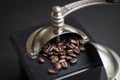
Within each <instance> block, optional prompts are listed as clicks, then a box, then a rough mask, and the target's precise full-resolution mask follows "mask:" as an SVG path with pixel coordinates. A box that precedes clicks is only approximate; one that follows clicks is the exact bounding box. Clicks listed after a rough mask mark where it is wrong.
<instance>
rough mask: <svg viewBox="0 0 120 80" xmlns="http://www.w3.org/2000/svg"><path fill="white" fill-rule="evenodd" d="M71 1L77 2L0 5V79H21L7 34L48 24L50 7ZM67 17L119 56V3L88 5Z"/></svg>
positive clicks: (24, 0) (11, 0) (17, 0)
mask: <svg viewBox="0 0 120 80" xmlns="http://www.w3.org/2000/svg"><path fill="white" fill-rule="evenodd" d="M74 1H77V0H8V1H7V0H5V1H1V2H0V19H1V20H0V80H21V71H20V65H19V59H18V56H17V53H16V52H15V50H14V49H13V48H12V45H11V43H10V40H9V37H10V35H11V34H12V33H14V32H16V31H19V30H23V29H26V28H29V27H31V26H37V25H40V24H43V23H46V22H48V21H50V13H51V11H52V7H53V6H55V5H60V6H63V5H65V4H68V3H71V2H74ZM68 16H74V17H75V18H76V19H77V20H78V21H79V22H80V23H81V25H82V26H83V27H84V28H85V29H86V30H87V31H88V33H89V34H90V35H91V36H92V37H93V38H94V39H95V40H96V42H98V43H101V44H104V45H106V46H108V47H110V48H112V49H113V50H115V51H116V52H117V53H118V54H119V55H120V36H119V34H120V0H119V3H117V4H113V5H111V6H110V5H98V6H91V7H87V8H84V9H81V10H78V11H76V12H74V13H72V14H70V15H68Z"/></svg>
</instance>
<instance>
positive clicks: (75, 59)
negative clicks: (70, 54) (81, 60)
mask: <svg viewBox="0 0 120 80" xmlns="http://www.w3.org/2000/svg"><path fill="white" fill-rule="evenodd" d="M77 60H78V59H77V58H72V59H71V60H70V63H76V62H77Z"/></svg>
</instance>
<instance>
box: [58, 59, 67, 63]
mask: <svg viewBox="0 0 120 80" xmlns="http://www.w3.org/2000/svg"><path fill="white" fill-rule="evenodd" d="M65 61H66V59H60V60H59V61H58V62H59V63H62V62H65Z"/></svg>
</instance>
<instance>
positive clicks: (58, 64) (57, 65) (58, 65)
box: [54, 63, 62, 70]
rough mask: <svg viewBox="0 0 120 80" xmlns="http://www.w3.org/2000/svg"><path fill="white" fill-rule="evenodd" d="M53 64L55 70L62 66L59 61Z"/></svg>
mask: <svg viewBox="0 0 120 80" xmlns="http://www.w3.org/2000/svg"><path fill="white" fill-rule="evenodd" d="M54 66H55V69H57V70H59V69H61V68H62V66H61V64H60V63H55V64H54Z"/></svg>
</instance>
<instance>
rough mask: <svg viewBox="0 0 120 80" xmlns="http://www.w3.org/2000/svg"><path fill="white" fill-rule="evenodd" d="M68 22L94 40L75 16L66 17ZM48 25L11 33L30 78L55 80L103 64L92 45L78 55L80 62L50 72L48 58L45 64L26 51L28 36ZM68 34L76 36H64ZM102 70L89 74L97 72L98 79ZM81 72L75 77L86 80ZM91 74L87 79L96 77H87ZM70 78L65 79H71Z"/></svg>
mask: <svg viewBox="0 0 120 80" xmlns="http://www.w3.org/2000/svg"><path fill="white" fill-rule="evenodd" d="M66 23H67V24H69V25H71V26H74V27H76V28H78V29H80V30H81V31H83V32H84V33H85V34H86V35H87V36H88V37H89V38H90V41H94V40H93V39H92V37H91V36H90V35H89V34H88V33H87V32H86V30H85V29H84V28H83V27H82V26H81V25H80V24H79V22H77V20H76V19H75V18H72V17H70V18H66ZM47 25H50V24H45V25H38V26H33V27H31V28H28V29H25V30H22V31H18V32H15V33H14V34H12V35H11V38H10V39H11V42H12V45H13V46H14V48H15V50H16V53H17V54H18V57H19V60H20V62H21V64H22V66H23V68H24V70H25V72H26V73H27V75H28V77H29V78H30V80H53V79H57V78H63V76H69V75H70V74H74V73H77V72H78V71H81V70H84V69H87V70H85V71H88V70H91V71H92V69H94V68H97V67H101V66H102V62H101V60H100V57H99V55H98V53H97V51H95V50H94V49H93V48H91V47H90V49H89V50H90V51H89V52H81V53H80V55H79V56H78V62H77V63H76V64H75V65H71V66H69V68H68V69H62V70H61V71H59V73H58V74H56V75H52V74H49V73H48V72H47V69H49V68H52V65H51V64H50V62H49V60H48V59H46V62H45V64H39V63H38V62H37V60H36V59H35V60H32V59H31V58H30V57H29V55H28V53H27V51H26V42H27V39H28V37H29V36H30V35H31V34H32V33H33V32H34V31H35V30H37V29H38V28H41V27H42V26H47ZM67 35H68V36H75V35H74V34H65V35H64V37H63V38H66V36H67ZM85 71H83V72H85ZM100 72H101V71H100V68H99V69H96V73H92V72H91V73H90V71H89V74H91V75H95V74H96V76H98V78H97V80H99V79H100V77H99V76H100ZM80 74H81V73H79V77H75V78H74V79H78V80H79V79H81V80H84V76H81V78H80ZM89 74H86V78H85V79H87V80H91V79H94V77H92V78H89V77H87V75H88V76H89ZM81 75H82V74H81ZM84 75H85V74H84ZM72 78H73V77H72ZM63 79H64V78H63ZM69 79H71V78H69ZM69 79H65V80H69Z"/></svg>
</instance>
